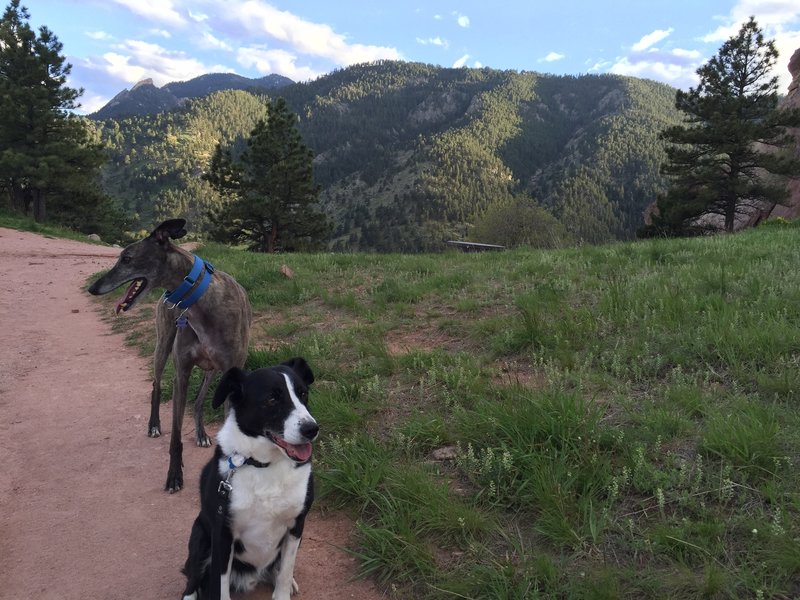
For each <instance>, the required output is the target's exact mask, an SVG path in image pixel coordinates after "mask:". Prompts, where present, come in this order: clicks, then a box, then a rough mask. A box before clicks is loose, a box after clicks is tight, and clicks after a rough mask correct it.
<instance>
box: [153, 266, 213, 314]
mask: <svg viewBox="0 0 800 600" xmlns="http://www.w3.org/2000/svg"><path fill="white" fill-rule="evenodd" d="M192 256H194V263H193V264H192V270H191V271H189V274H188V275H187V276H186V277H184V278H183V283H181V284H180V286H178V288H177V289H176V290H175V291H174V292H170V291H169V290H167V291H166V292H164V304H167V303H169V304H172V306H171V307H170V308H175V307H178V308H181V309H183V310H186V309H187V308H189V307H190V306H192V304H194V303H195V302H197V301H198V300H199V299H200V297H201V296H202V295H203V294H204V293H205V291H206V290H207V289H208V286H209V284H210V283H211V277H212V276H213V275H214V265H212V264H211V263H210V262H207V261H205V260H203V259H202V258H200V257H199V256H197V255H192ZM200 273H202V274H203V278H202V279H200V283H199V284H197V287H195V289H194V291H193V292H192V293H191V294H190V295H189V297H188V298H187V297H186V294H188V293H189V291H190V290H191V289H192V288H193V287H194V286H195V284H196V283H197V280H198V278H199V277H200Z"/></svg>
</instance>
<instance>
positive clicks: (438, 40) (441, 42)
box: [417, 36, 450, 49]
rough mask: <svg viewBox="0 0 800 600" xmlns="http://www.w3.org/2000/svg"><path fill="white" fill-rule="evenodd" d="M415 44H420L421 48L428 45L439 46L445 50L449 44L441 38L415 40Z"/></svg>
mask: <svg viewBox="0 0 800 600" xmlns="http://www.w3.org/2000/svg"><path fill="white" fill-rule="evenodd" d="M417 43H418V44H422V45H423V46H428V45H430V46H440V47H442V48H445V49H447V48H449V47H450V42H448V41H447V40H445V39H442V38H440V37H438V36H437V37H435V38H427V39H422V38H417Z"/></svg>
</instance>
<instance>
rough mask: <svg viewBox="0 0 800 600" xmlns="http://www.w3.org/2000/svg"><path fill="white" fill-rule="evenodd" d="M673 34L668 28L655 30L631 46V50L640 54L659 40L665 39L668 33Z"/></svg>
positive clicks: (671, 29)
mask: <svg viewBox="0 0 800 600" xmlns="http://www.w3.org/2000/svg"><path fill="white" fill-rule="evenodd" d="M672 32H673V28H672V27H670V28H669V29H656V30H655V31H654V32H652V33H648V34H647V35H645V36H644V37H642V39H640V40H639V41H638V42H636V43H635V44H634V45H633V46H631V50H633V51H634V52H642V51H643V50H647V49H648V48H650V47H651V46H653V45H655V44H657V43H658V42H660V41H661V40H663V39H665V38H666V37H668V36H669V34H670V33H672Z"/></svg>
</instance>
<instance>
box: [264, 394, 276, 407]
mask: <svg viewBox="0 0 800 600" xmlns="http://www.w3.org/2000/svg"><path fill="white" fill-rule="evenodd" d="M264 403H265V404H266V405H267V406H275V405H276V404H277V403H278V399H277V398H276V397H275V396H267V397H266V398H264Z"/></svg>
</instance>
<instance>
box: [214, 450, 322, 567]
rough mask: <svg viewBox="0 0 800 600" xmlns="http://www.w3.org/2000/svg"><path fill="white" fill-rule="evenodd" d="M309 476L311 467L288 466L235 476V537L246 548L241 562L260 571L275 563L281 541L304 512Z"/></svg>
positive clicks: (245, 471) (232, 507) (250, 470)
mask: <svg viewBox="0 0 800 600" xmlns="http://www.w3.org/2000/svg"><path fill="white" fill-rule="evenodd" d="M310 473H311V467H310V465H309V466H303V467H299V468H296V467H295V466H294V465H293V464H289V463H279V464H277V465H271V466H269V467H267V468H265V469H259V468H245V469H242V470H241V471H240V472H237V473H236V475H235V477H234V482H233V492H232V494H231V504H230V508H229V511H230V512H229V514H230V518H231V530H232V531H233V537H234V539H235V540H239V541H240V542H241V543H242V544H243V545H244V552H243V553H241V554H237V556H236V557H237V558H238V559H239V560H242V561H244V562H247V563H249V564H251V565H253V566H254V567H256V569H258V570H261V569H263V568H265V567H267V566H269V565H270V564H271V563H272V562H273V561H274V560H275V558H276V557H277V555H278V552H279V551H280V546H281V540H283V538H284V536H285V535H286V533H287V532H288V531H289V530H290V529H291V528H292V527H293V526H294V524H295V522H296V520H297V517H298V516H299V515H300V513H301V512H302V510H303V506H304V504H305V498H306V492H307V488H308V478H309V475H310Z"/></svg>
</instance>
